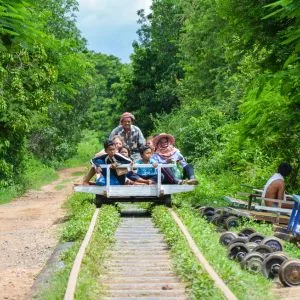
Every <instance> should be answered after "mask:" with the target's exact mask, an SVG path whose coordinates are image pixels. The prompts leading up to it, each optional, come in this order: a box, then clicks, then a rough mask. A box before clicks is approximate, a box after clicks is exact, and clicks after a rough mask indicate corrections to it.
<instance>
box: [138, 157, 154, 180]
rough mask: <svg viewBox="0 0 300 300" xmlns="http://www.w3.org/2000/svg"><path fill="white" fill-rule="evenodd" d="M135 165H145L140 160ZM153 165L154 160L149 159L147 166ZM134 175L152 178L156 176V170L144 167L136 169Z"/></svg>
mask: <svg viewBox="0 0 300 300" xmlns="http://www.w3.org/2000/svg"><path fill="white" fill-rule="evenodd" d="M135 163H137V164H145V163H144V162H143V160H142V159H139V160H137V161H136V162H135ZM153 163H155V160H154V159H153V158H150V160H149V163H148V164H153ZM136 173H137V174H138V175H142V176H149V175H150V176H153V175H157V169H155V168H151V167H144V168H143V167H141V168H137V170H136Z"/></svg>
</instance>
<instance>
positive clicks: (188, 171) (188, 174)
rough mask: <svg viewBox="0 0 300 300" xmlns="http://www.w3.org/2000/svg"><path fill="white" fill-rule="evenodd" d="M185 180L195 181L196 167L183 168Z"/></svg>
mask: <svg viewBox="0 0 300 300" xmlns="http://www.w3.org/2000/svg"><path fill="white" fill-rule="evenodd" d="M183 178H187V179H195V172H194V166H193V165H192V164H187V165H186V166H185V167H184V168H183Z"/></svg>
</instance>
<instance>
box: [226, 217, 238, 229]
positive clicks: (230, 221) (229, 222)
mask: <svg viewBox="0 0 300 300" xmlns="http://www.w3.org/2000/svg"><path fill="white" fill-rule="evenodd" d="M224 224H225V228H226V229H227V230H229V229H230V228H231V227H237V226H239V219H238V217H236V216H230V217H228V218H226V220H225V221H224Z"/></svg>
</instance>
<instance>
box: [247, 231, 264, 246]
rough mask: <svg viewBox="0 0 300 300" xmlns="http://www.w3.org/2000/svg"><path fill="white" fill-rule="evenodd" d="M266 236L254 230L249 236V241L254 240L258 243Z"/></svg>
mask: <svg viewBox="0 0 300 300" xmlns="http://www.w3.org/2000/svg"><path fill="white" fill-rule="evenodd" d="M264 238H265V236H264V235H263V234H261V233H258V232H254V233H252V234H250V235H249V236H248V242H254V243H256V244H260V243H261V241H262V240H263V239H264Z"/></svg>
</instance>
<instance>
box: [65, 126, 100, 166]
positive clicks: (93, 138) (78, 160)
mask: <svg viewBox="0 0 300 300" xmlns="http://www.w3.org/2000/svg"><path fill="white" fill-rule="evenodd" d="M102 148H103V146H102V144H101V143H100V142H99V133H98V132H94V131H85V132H84V138H83V139H82V141H81V142H80V143H79V144H78V146H77V152H76V155H74V157H72V158H70V159H68V160H67V161H66V162H65V164H64V165H65V166H66V167H77V166H80V165H83V164H87V163H88V162H89V161H90V160H91V158H92V157H93V156H94V154H95V153H97V152H99V151H100V150H101V149H102Z"/></svg>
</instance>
